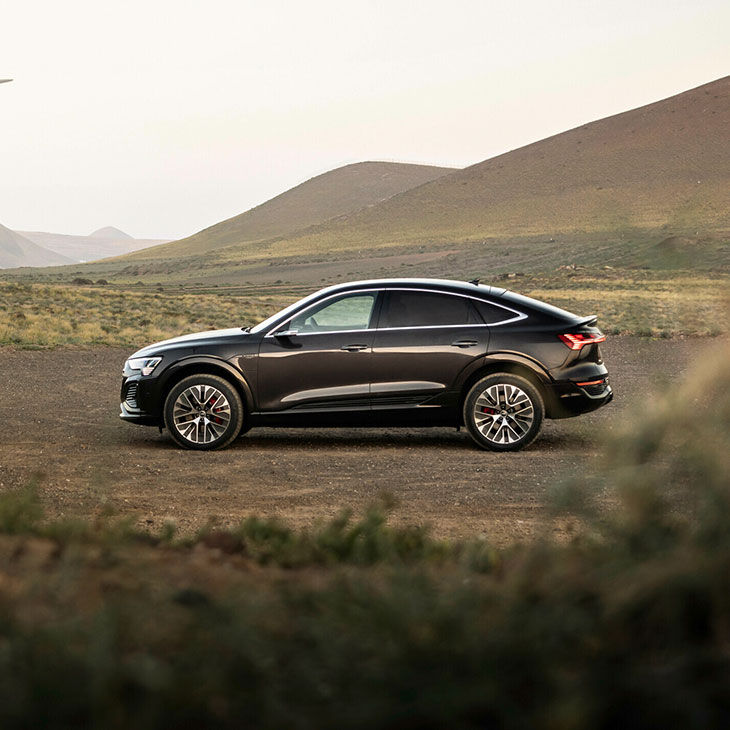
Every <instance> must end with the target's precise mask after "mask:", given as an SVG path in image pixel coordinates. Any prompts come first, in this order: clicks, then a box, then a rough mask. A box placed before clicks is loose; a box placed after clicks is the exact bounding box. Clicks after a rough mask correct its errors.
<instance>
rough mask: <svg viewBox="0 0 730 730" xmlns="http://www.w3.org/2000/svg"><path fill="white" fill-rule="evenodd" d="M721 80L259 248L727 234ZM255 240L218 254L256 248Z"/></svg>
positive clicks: (729, 170)
mask: <svg viewBox="0 0 730 730" xmlns="http://www.w3.org/2000/svg"><path fill="white" fill-rule="evenodd" d="M728 191H730V76H728V77H725V78H722V79H719V80H717V81H714V82H712V83H709V84H705V85H704V86H700V87H698V88H696V89H692V90H690V91H686V92H684V93H681V94H678V95H676V96H672V97H670V98H668V99H664V100H662V101H658V102H655V103H653V104H648V105H647V106H643V107H640V108H638V109H634V110H631V111H628V112H624V113H622V114H616V115H614V116H610V117H607V118H605V119H600V120H598V121H595V122H591V123H588V124H585V125H582V126H580V127H577V128H576V129H572V130H569V131H567V132H563V133H562V134H557V135H555V136H553V137H549V138H548V139H544V140H541V141H539V142H535V143H534V144H530V145H527V146H525V147H522V148H520V149H517V150H513V151H511V152H507V153H506V154H503V155H500V156H498V157H494V158H492V159H489V160H485V161H484V162H480V163H478V164H476V165H472V166H471V167H467V168H466V169H464V170H460V171H457V172H454V173H452V174H451V175H448V176H445V177H442V178H439V179H437V180H434V181H433V182H431V183H429V184H427V185H422V186H420V187H418V188H416V189H413V190H410V191H406V192H404V193H402V194H400V195H397V196H394V197H393V198H391V199H389V200H387V201H384V202H383V203H381V204H379V205H377V206H374V207H372V208H369V209H366V210H361V211H359V212H357V213H355V214H353V215H351V216H348V217H347V219H343V220H337V221H331V222H329V223H326V224H324V225H321V226H318V227H315V228H313V229H311V230H309V231H306V232H303V233H299V234H297V235H296V236H288V237H285V238H283V239H281V240H277V241H273V242H271V243H270V244H269V246H267V248H266V250H267V252H268V253H269V254H270V255H272V256H289V255H291V254H293V253H300V254H301V253H304V252H309V253H311V252H314V251H322V250H327V251H332V250H342V249H359V248H362V247H367V248H369V249H370V250H372V249H374V248H380V247H386V246H393V245H404V244H406V245H412V244H417V243H425V244H428V245H433V244H445V243H454V242H457V243H458V242H464V241H479V240H483V239H485V238H490V237H495V236H498V237H505V236H510V237H513V236H520V235H527V236H532V235H544V236H547V237H550V236H556V235H558V234H565V233H588V234H596V233H598V234H600V233H603V232H607V231H609V232H610V231H615V230H616V229H626V228H635V229H659V228H661V227H662V226H667V227H669V228H675V227H676V228H679V229H682V230H691V231H693V232H695V231H699V232H701V233H710V232H712V231H717V230H721V231H727V230H728V229H730V208H729V207H728V205H727V203H728ZM260 252H261V247H260V246H259V247H257V248H256V249H253V248H252V247H250V246H245V245H241V246H237V247H235V248H230V249H228V251H226V252H225V255H227V256H229V257H231V258H235V257H237V256H238V257H240V256H241V255H252V256H253V255H258V254H259V253H260Z"/></svg>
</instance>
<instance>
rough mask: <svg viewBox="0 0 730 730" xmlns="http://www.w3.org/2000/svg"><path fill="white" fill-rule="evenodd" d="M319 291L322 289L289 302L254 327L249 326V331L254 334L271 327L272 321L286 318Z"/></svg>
mask: <svg viewBox="0 0 730 730" xmlns="http://www.w3.org/2000/svg"><path fill="white" fill-rule="evenodd" d="M321 293H322V290H320V291H316V292H314V294H310V295H309V296H306V297H304V298H303V299H300V300H299V301H297V302H294V304H290V305H289V306H288V307H286V308H285V309H282V310H280V311H278V312H276V314H272V315H271V316H270V317H267V318H266V319H265V320H264V321H263V322H259V323H258V324H257V325H255V326H254V327H251V329H250V330H249V331H250V332H252V333H253V334H255V333H256V332H263V331H264V330H266V329H268V328H269V327H271V325H272V324H274V322H276V321H277V320H278V319H280V318H284V319H286V316H287V315H288V314H291V313H292V312H294V311H295V310H297V309H299V307H301V306H302V305H303V304H306V303H307V302H309V301H310V300H312V299H315V298H316V297H318V296H319V295H320V294H321Z"/></svg>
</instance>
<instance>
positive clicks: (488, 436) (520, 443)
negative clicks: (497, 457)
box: [463, 373, 545, 451]
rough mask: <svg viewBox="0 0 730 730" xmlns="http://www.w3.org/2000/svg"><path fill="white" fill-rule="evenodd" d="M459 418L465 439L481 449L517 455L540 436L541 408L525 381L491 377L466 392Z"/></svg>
mask: <svg viewBox="0 0 730 730" xmlns="http://www.w3.org/2000/svg"><path fill="white" fill-rule="evenodd" d="M463 415H464V424H465V425H466V428H467V430H468V431H469V435H470V436H471V437H472V439H473V440H474V442H475V443H476V444H477V445H478V446H480V447H481V448H482V449H488V450H490V451H519V450H520V449H524V448H525V447H526V446H528V445H529V444H531V443H532V442H533V441H534V440H535V438H536V436H537V434H538V433H539V432H540V426H542V420H543V418H544V417H545V404H544V402H543V399H542V396H541V395H540V391H539V390H538V389H537V388H536V387H535V386H534V385H533V384H532V383H531V382H530V381H529V380H527V379H526V378H523V377H521V376H519V375H513V374H512V373H494V374H492V375H488V376H487V377H485V378H482V379H481V380H480V381H478V382H477V383H475V384H474V385H473V386H472V387H471V388H470V390H469V392H468V393H467V396H466V399H465V400H464V411H463Z"/></svg>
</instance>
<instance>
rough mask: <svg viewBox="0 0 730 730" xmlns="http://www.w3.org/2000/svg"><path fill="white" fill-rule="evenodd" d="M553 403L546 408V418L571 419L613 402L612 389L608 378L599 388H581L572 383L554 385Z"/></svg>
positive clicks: (592, 386) (591, 386)
mask: <svg viewBox="0 0 730 730" xmlns="http://www.w3.org/2000/svg"><path fill="white" fill-rule="evenodd" d="M553 392H554V398H553V399H552V400H553V402H552V403H551V404H550V406H549V407H548V413H547V416H548V418H572V417H573V416H580V415H581V414H583V413H590V412H591V411H595V410H598V409H599V408H601V407H603V406H605V405H608V404H609V403H610V402H611V401H612V400H613V389H612V388H611V386H610V385H609V384H608V378H606V379H605V382H604V383H603V384H601V385H599V386H594V385H590V386H585V387H581V386H580V385H578V384H577V383H574V382H562V383H555V384H554V389H553Z"/></svg>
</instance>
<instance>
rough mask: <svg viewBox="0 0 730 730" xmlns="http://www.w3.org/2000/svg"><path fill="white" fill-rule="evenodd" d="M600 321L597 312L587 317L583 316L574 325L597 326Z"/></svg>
mask: <svg viewBox="0 0 730 730" xmlns="http://www.w3.org/2000/svg"><path fill="white" fill-rule="evenodd" d="M597 323H598V315H597V314H589V315H588V316H587V317H581V318H580V319H579V320H578V321H577V322H575V324H574V325H573V327H595V326H596V324H597Z"/></svg>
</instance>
